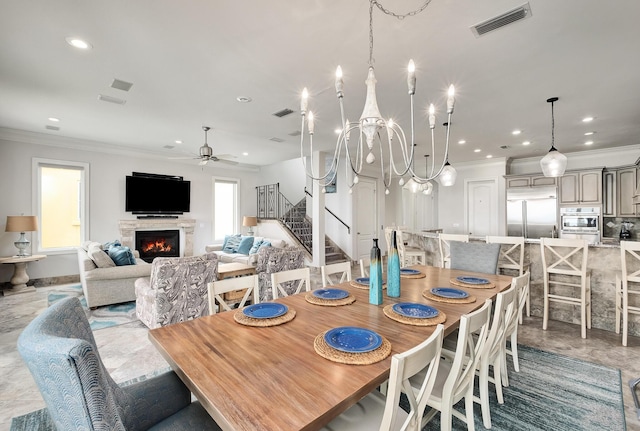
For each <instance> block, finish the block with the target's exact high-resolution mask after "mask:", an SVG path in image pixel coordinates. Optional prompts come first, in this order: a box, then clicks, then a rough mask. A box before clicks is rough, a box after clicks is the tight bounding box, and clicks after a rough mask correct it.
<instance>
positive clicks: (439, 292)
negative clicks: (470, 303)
mask: <svg viewBox="0 0 640 431" xmlns="http://www.w3.org/2000/svg"><path fill="white" fill-rule="evenodd" d="M431 293H433V294H434V295H436V296H440V297H441V298H451V299H463V298H466V297H467V296H469V294H468V293H467V292H465V291H464V290H460V289H454V288H453V287H434V288H433V289H431Z"/></svg>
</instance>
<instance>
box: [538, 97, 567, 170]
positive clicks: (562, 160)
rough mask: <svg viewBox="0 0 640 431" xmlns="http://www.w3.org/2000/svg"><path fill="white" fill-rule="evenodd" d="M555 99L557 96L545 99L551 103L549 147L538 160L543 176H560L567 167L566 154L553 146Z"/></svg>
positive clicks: (556, 99)
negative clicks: (545, 153)
mask: <svg viewBox="0 0 640 431" xmlns="http://www.w3.org/2000/svg"><path fill="white" fill-rule="evenodd" d="M557 101H558V98H557V97H551V98H549V99H547V102H549V103H551V149H550V150H549V152H548V153H547V155H546V156H544V157H543V158H542V160H540V167H541V168H542V173H543V174H544V176H545V177H561V176H563V175H564V171H565V169H567V156H565V155H564V154H562V153H561V152H560V151H558V150H556V147H555V146H554V143H555V135H554V128H555V119H554V116H553V104H554V102H557Z"/></svg>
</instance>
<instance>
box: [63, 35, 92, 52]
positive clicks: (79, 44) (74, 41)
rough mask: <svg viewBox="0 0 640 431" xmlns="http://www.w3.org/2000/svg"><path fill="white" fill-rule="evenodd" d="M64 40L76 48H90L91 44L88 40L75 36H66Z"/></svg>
mask: <svg viewBox="0 0 640 431" xmlns="http://www.w3.org/2000/svg"><path fill="white" fill-rule="evenodd" d="M65 40H66V41H67V43H68V44H69V45H71V46H73V47H74V48H78V49H91V48H92V46H91V44H90V43H89V42H87V41H85V40H82V39H79V38H77V37H71V36H69V37H67V38H65Z"/></svg>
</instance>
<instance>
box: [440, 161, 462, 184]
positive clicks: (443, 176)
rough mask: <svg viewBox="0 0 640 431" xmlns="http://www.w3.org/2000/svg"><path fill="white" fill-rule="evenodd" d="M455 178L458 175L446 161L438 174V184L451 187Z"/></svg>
mask: <svg viewBox="0 0 640 431" xmlns="http://www.w3.org/2000/svg"><path fill="white" fill-rule="evenodd" d="M457 176H458V173H457V172H456V170H455V169H454V168H453V166H451V164H450V163H449V162H448V161H447V163H446V164H445V165H444V168H443V169H442V172H440V176H439V177H438V181H440V184H441V185H442V186H444V187H451V186H452V185H454V184H455V183H456V177H457Z"/></svg>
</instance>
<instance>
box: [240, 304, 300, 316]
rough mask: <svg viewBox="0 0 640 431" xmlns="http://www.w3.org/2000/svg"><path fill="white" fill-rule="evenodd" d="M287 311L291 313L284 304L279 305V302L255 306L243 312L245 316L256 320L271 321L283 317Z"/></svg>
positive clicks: (246, 308)
mask: <svg viewBox="0 0 640 431" xmlns="http://www.w3.org/2000/svg"><path fill="white" fill-rule="evenodd" d="M287 311H289V307H287V306H286V305H284V304H278V303H277V302H263V303H262V304H253V305H250V306H248V307H245V308H244V309H243V310H242V312H243V313H244V315H245V316H248V317H253V318H254V319H271V318H274V317H278V316H282V315H283V314H285V313H286V312H287Z"/></svg>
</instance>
